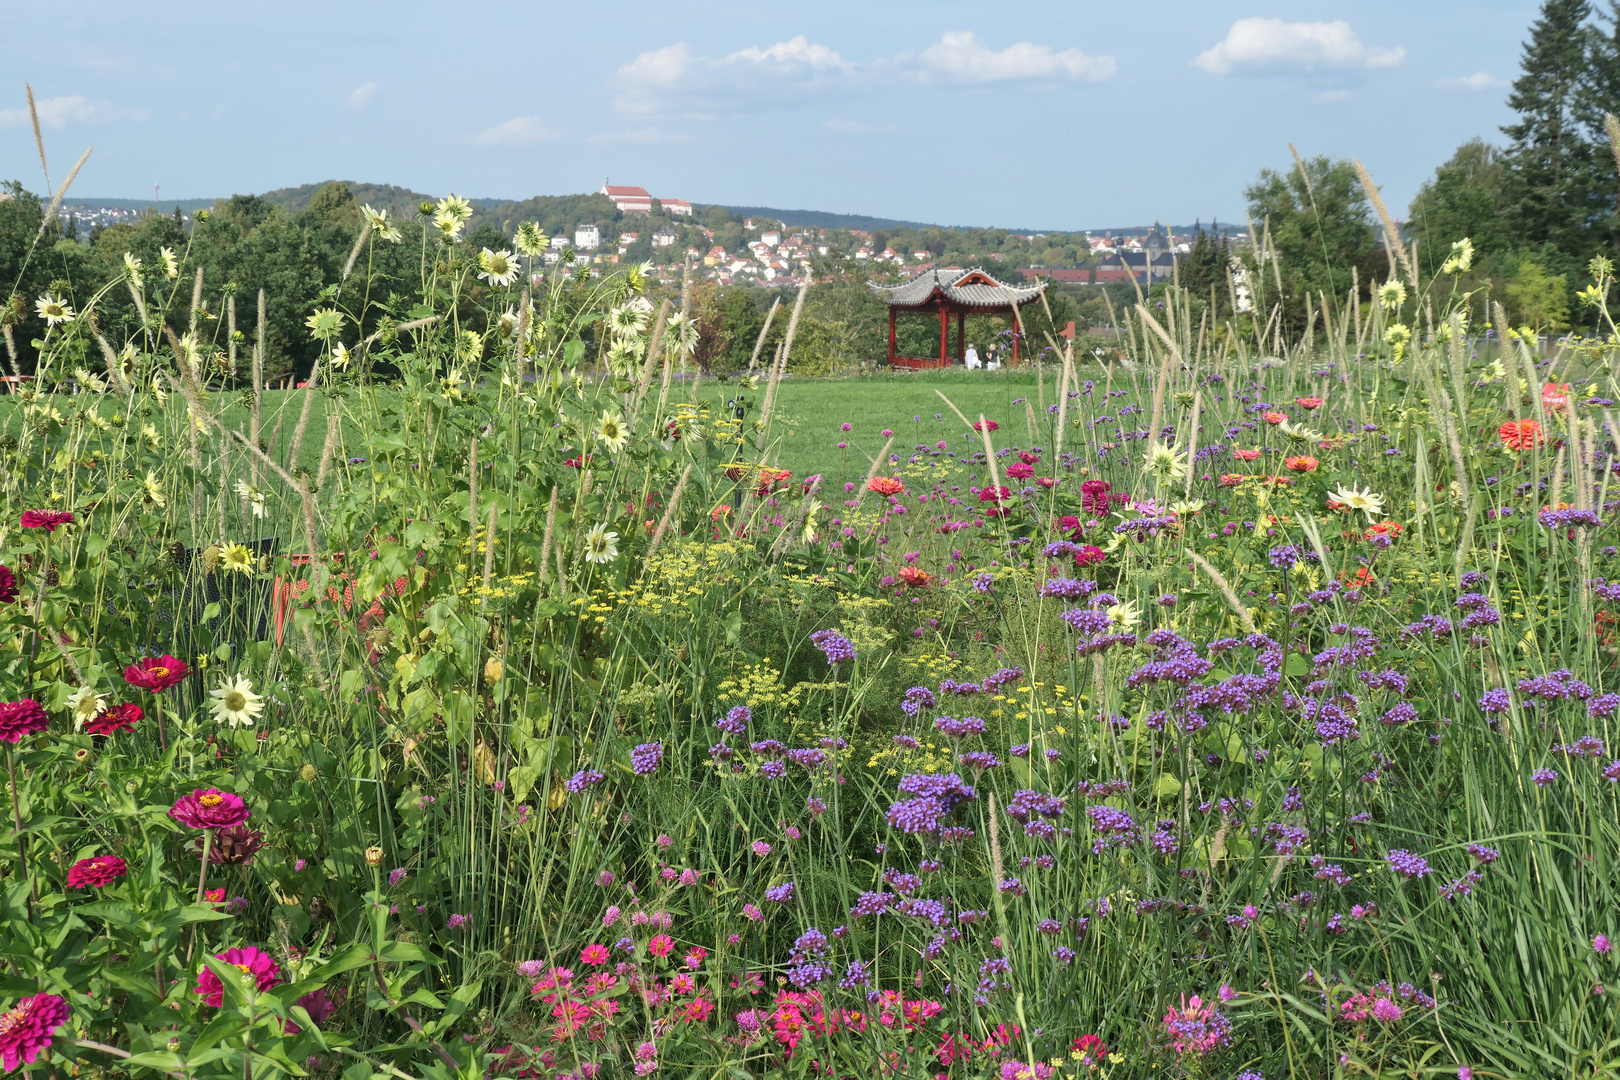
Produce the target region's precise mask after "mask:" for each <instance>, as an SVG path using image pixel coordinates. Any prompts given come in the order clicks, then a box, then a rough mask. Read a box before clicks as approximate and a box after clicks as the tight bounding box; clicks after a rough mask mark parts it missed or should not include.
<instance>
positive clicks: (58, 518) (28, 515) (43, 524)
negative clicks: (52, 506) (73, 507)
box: [22, 510, 73, 532]
mask: <svg viewBox="0 0 1620 1080" xmlns="http://www.w3.org/2000/svg"><path fill="white" fill-rule="evenodd" d="M71 524H73V515H72V514H70V513H68V512H67V511H66V510H24V511H23V516H22V527H23V528H25V529H44V530H45V531H46V532H55V531H56V527H57V526H58V525H71Z"/></svg>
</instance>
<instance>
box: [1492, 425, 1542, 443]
mask: <svg viewBox="0 0 1620 1080" xmlns="http://www.w3.org/2000/svg"><path fill="white" fill-rule="evenodd" d="M1496 434H1497V435H1498V436H1500V437H1501V439H1502V445H1503V446H1505V447H1507V448H1508V449H1509V450H1529V449H1530V448H1531V447H1533V446H1540V445H1541V424H1540V422H1539V421H1536V420H1519V421H1513V420H1509V421H1508V422H1507V423H1505V424H1503V425H1502V426H1501V427H1500V428H1498V429H1497V431H1496Z"/></svg>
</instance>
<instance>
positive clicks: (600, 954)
mask: <svg viewBox="0 0 1620 1080" xmlns="http://www.w3.org/2000/svg"><path fill="white" fill-rule="evenodd" d="M611 958H612V957H611V955H610V954H609V953H608V949H607V946H606V945H587V946H585V947H584V948H583V949H581V950H579V962H580V963H582V964H589V965H590V966H591V967H601V966H602V965H603V964H605V963H607V962H608V960H610V959H611Z"/></svg>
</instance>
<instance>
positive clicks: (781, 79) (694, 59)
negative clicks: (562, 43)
mask: <svg viewBox="0 0 1620 1080" xmlns="http://www.w3.org/2000/svg"><path fill="white" fill-rule="evenodd" d="M854 71H855V65H854V64H851V63H850V62H848V61H847V60H845V59H844V58H843V57H841V56H839V55H838V53H837V52H835V51H834V50H832V49H830V48H828V47H827V46H825V45H818V44H816V43H815V42H812V41H810V40H809V39H807V38H806V37H804V36H803V35H802V34H801V35H800V36H798V37H796V38H793V39H792V40H790V41H781V42H778V43H776V44H775V45H770V46H767V47H765V48H760V47H759V46H757V45H756V46H749V47H748V48H746V49H739V50H737V51H736V52H734V53H730V54H728V55H726V56H723V57H720V58H718V59H716V58H713V57H708V56H703V55H701V54H699V53H696V52H694V51H693V50H692V47H691V46H690V45H688V44H686V42H684V41H681V42H676V43H675V44H674V45H666V46H665V47H664V48H662V49H654V50H652V51H650V52H644V53H642V54H640V55H639V56H637V57H636V58H635V59H634V60H632V61H630V62H629V63H628V64H625V65H624V66H622V67H620V68H619V70H618V87H619V96H618V100H617V105H618V107H619V109H620V110H621V111H623V112H628V113H643V114H651V113H679V112H687V113H693V112H696V113H700V114H701V113H712V112H742V111H747V110H750V109H756V108H765V107H771V106H774V105H780V104H782V102H783V95H785V94H790V93H791V94H796V95H798V94H804V93H808V92H814V91H816V90H819V89H822V88H824V87H826V86H828V85H832V84H836V83H841V82H843V81H845V80H847V79H848V77H849V76H850V75H852V74H853V73H854Z"/></svg>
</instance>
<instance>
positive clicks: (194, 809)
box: [169, 788, 251, 829]
mask: <svg viewBox="0 0 1620 1080" xmlns="http://www.w3.org/2000/svg"><path fill="white" fill-rule="evenodd" d="M169 816H170V817H172V818H174V820H176V821H178V822H179V823H180V824H182V825H189V826H191V827H192V828H193V829H227V828H230V827H231V826H232V825H240V824H242V822H244V821H246V820H247V819H248V818H249V817H250V816H251V815H250V814H249V812H248V808H247V804H246V803H244V802H243V801H242V797H241V796H240V795H232V794H231V793H230V792H228V791H220V790H219V789H218V788H208V789H207V790H204V789H202V788H196V789H194V790H193V791H192V793H191V794H190V795H182V796H181V797H180V799H179V801H177V802H176V803H175V804H174V805H173V806H171V807H169Z"/></svg>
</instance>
